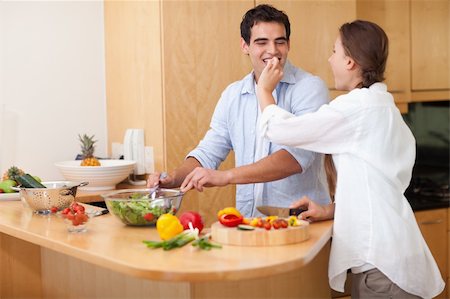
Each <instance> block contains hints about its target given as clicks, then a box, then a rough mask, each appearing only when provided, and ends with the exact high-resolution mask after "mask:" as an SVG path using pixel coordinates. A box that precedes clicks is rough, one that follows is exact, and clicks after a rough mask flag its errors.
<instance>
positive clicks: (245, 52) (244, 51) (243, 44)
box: [241, 37, 248, 55]
mask: <svg viewBox="0 0 450 299" xmlns="http://www.w3.org/2000/svg"><path fill="white" fill-rule="evenodd" d="M241 50H242V52H243V53H244V54H245V55H248V45H247V43H246V42H245V40H244V39H243V38H242V37H241Z"/></svg>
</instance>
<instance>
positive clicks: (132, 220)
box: [106, 193, 175, 226]
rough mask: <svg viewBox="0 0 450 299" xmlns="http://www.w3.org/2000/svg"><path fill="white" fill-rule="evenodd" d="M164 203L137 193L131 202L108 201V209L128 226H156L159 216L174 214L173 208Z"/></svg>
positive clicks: (131, 198)
mask: <svg viewBox="0 0 450 299" xmlns="http://www.w3.org/2000/svg"><path fill="white" fill-rule="evenodd" d="M162 203H163V202H162V201H158V200H156V201H152V200H149V199H148V197H146V196H143V195H142V194H139V193H136V194H133V195H132V196H130V199H129V200H114V199H111V200H107V201H106V205H107V206H108V209H109V210H110V211H111V212H112V213H113V214H114V215H116V216H118V217H119V218H120V220H122V222H123V223H125V224H128V225H136V226H143V225H154V224H155V223H156V220H158V218H159V216H161V215H162V214H165V213H172V214H174V212H175V211H174V210H173V209H172V208H171V207H167V206H165V205H163V204H162Z"/></svg>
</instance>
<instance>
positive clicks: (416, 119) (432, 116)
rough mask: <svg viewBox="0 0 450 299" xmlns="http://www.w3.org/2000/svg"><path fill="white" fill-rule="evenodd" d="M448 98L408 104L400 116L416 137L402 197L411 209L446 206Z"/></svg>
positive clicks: (449, 181)
mask: <svg viewBox="0 0 450 299" xmlns="http://www.w3.org/2000/svg"><path fill="white" fill-rule="evenodd" d="M449 104H450V101H439V102H423V103H412V104H409V109H408V114H406V115H404V119H405V121H406V123H407V124H408V126H409V127H410V129H411V131H412V133H413V134H414V137H415V138H416V150H417V152H416V162H415V165H414V169H413V175H412V179H411V183H410V185H409V187H408V189H407V190H406V192H405V196H406V198H407V199H408V201H409V202H410V204H411V206H412V208H413V209H414V210H424V209H430V208H441V207H449V206H450V197H449V185H450V173H449V169H450V159H449V158H450V148H449V139H450V130H449V129H450V109H449V106H450V105H449Z"/></svg>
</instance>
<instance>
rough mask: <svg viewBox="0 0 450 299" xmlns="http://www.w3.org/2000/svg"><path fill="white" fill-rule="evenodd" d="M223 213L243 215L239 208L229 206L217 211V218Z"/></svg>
mask: <svg viewBox="0 0 450 299" xmlns="http://www.w3.org/2000/svg"><path fill="white" fill-rule="evenodd" d="M223 214H231V215H236V216H238V217H241V216H242V215H241V213H240V212H239V210H238V209H236V208H235V207H228V208H225V209H223V210H220V211H219V212H218V213H217V218H220V216H222V215H223Z"/></svg>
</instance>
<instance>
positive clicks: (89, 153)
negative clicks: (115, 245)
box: [78, 134, 100, 166]
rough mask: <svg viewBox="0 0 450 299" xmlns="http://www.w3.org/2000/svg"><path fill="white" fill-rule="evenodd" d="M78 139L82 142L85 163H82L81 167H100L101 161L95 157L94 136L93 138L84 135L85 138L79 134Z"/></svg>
mask: <svg viewBox="0 0 450 299" xmlns="http://www.w3.org/2000/svg"><path fill="white" fill-rule="evenodd" d="M78 138H79V139H80V142H81V154H82V156H83V161H81V166H100V161H99V160H98V159H97V158H96V157H94V150H95V143H96V142H97V140H94V135H92V136H91V137H89V136H87V135H86V134H84V135H83V136H81V135H79V134H78Z"/></svg>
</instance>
